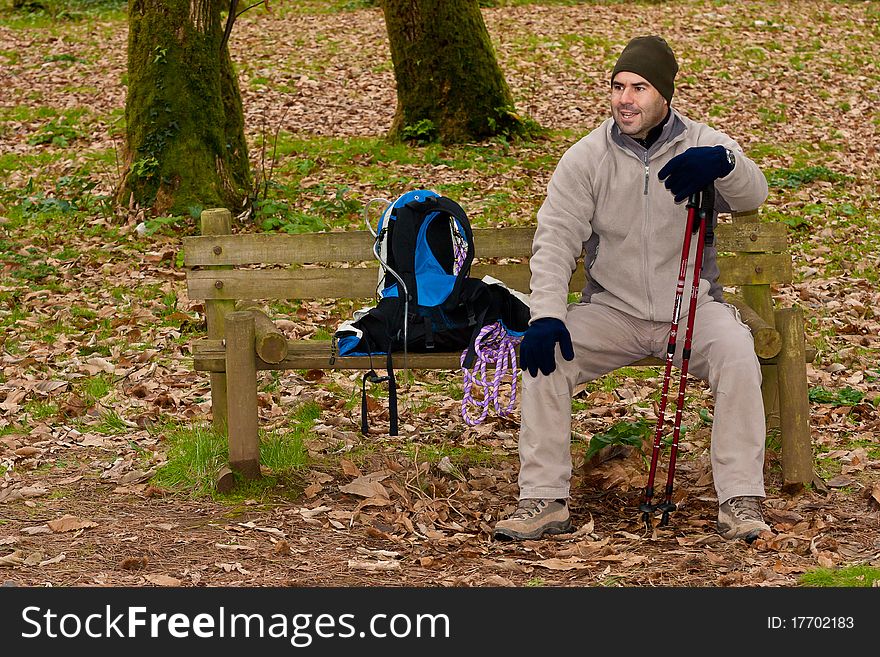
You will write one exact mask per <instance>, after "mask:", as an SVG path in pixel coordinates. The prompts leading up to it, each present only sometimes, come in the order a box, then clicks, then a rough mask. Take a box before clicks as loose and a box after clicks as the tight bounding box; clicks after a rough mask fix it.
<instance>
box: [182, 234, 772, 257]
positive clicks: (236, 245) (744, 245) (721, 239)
mask: <svg viewBox="0 0 880 657" xmlns="http://www.w3.org/2000/svg"><path fill="white" fill-rule="evenodd" d="M534 234H535V228H534V226H523V227H517V228H504V229H503V230H497V229H494V228H475V229H474V243H475V244H476V249H477V250H476V255H477V257H478V258H527V257H529V256H530V255H531V250H532V238H533V237H534ZM716 235H717V238H718V248H719V250H720V251H738V252H739V251H742V252H779V251H785V250H786V249H787V248H788V237H787V227H786V226H785V225H784V224H780V223H755V224H729V223H722V224H719V225H718V226H717V228H716ZM183 245H184V251H185V258H184V264H185V266H187V267H204V266H209V265H211V266H217V265H234V266H238V265H251V264H269V265H284V264H306V263H313V262H371V261H374V260H375V257H374V256H373V251H372V248H373V237H372V235H370V233H368V232H367V231H365V230H359V231H342V232H331V233H302V234H299V235H287V234H284V233H241V234H237V235H205V236H197V237H184V238H183Z"/></svg>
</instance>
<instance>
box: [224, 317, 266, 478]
mask: <svg viewBox="0 0 880 657" xmlns="http://www.w3.org/2000/svg"><path fill="white" fill-rule="evenodd" d="M226 391H227V394H226V397H227V405H228V406H227V408H228V414H229V417H228V423H229V425H228V428H229V434H228V435H229V465H230V466H231V467H232V469H233V470H235V471H236V472H238V473H239V474H241V475H242V476H243V477H245V478H246V479H256V478H258V477H259V476H260V437H259V417H258V415H257V364H256V352H255V350H254V316H253V314H252V313H250V312H233V313H229V314H228V315H226Z"/></svg>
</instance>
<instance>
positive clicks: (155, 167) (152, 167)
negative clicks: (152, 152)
mask: <svg viewBox="0 0 880 657" xmlns="http://www.w3.org/2000/svg"><path fill="white" fill-rule="evenodd" d="M158 173H159V160H157V159H156V158H155V157H153V156H147V157H142V158H140V159H139V160H135V161H134V162H132V163H131V175H132V176H134V177H136V178H140V179H141V180H150V179H151V178H153V177H155V176H156V175H158Z"/></svg>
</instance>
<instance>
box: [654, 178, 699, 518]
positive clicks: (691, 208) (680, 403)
mask: <svg viewBox="0 0 880 657" xmlns="http://www.w3.org/2000/svg"><path fill="white" fill-rule="evenodd" d="M714 205H715V188H714V187H713V186H712V185H709V187H707V188H706V189H704V190H703V191H702V192H697V193H696V194H693V195H691V197H690V198H689V199H688V202H687V211H688V214H687V226H686V228H685V233H684V244H683V245H682V249H681V267H680V269H679V273H678V285H676V288H675V305H674V306H673V310H672V327H671V329H670V331H669V342H668V343H667V345H666V359H665V365H666V369H665V371H664V373H663V389H662V392H661V395H660V408H659V411H658V414H657V415H658V417H657V427H656V429H655V430H654V449H653V451H652V453H651V469H650V471H649V472H648V485H647V486H646V487H645V499H644V502H642V504H641V505H639V511H641V512H642V520H643V521H644V522H645V524H646V525H649V524H650V522H651V516H652V515H653V514H654V512H655V511H662V512H663V516H662V517H661V519H660V526H661V527H662V526H665V525H667V524H668V523H669V514H670V513H671V512H672V511H675V508H676V506H675V504H674V503H673V502H672V480H673V478H674V477H675V459H676V456H677V455H678V438H679V435H680V434H681V414H682V410H683V407H684V391H685V386H686V383H687V372H688V362H689V361H690V357H691V342H692V338H693V331H694V315H695V314H696V310H697V296H698V295H699V291H700V272H701V271H702V267H703V246H704V244H705V241H706V231H707V226H708V225H709V224H710V223H711V221H712V212H713V209H714ZM693 233H698V234H699V235H698V238H697V246H696V249H695V255H694V278H693V283H692V284H691V298H690V305H689V308H688V317H687V328H686V330H685V336H684V348H683V350H682V355H681V378H680V379H679V383H678V399H677V400H676V409H675V422H674V425H673V429H672V446H671V448H670V452H669V471H668V474H667V476H666V489H665V498H664V500H663V502H662V503H658V504H653V503H652V502H651V500H652V499H653V497H654V477H655V475H656V474H657V460H658V457H659V455H660V443H661V440H662V437H663V425H664V421H665V420H664V414H665V412H666V403H667V401H668V398H669V381H670V379H671V374H672V359H673V356H675V345H676V341H677V339H678V321H679V318H680V316H681V303H682V299H683V297H684V283H685V278H686V276H687V266H688V260H689V256H690V250H691V235H693Z"/></svg>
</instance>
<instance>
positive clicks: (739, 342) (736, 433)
mask: <svg viewBox="0 0 880 657" xmlns="http://www.w3.org/2000/svg"><path fill="white" fill-rule="evenodd" d="M685 310H686V308H685ZM686 322H687V318H686V317H682V319H681V320H680V322H679V331H678V337H677V339H676V344H677V349H676V354H675V358H674V364H675V366H676V367H680V365H681V351H682V347H683V345H684V337H685V327H686ZM565 325H566V327H568V330H569V332H570V333H571V340H572V344H573V345H574V354H575V357H574V360H572V361H566V360H564V359H563V358H562V356H561V355H560V353H559V347H558V346H557V348H556V371H555V372H553V373H552V374H550V375H549V376H545V375H543V374H541V373H540V372H538V376H537V377H532V376H531V375H530V374H529V373H528V372H526V371H524V372H523V377H522V406H521V414H522V424H521V427H520V435H519V458H520V472H519V496H520V498H521V499H526V498H536V497H537V498H556V499H566V498H568V496H569V483H570V479H571V468H572V464H571V400H572V391H573V390H574V388H575V386H576V385H578V384H579V383H585V382H587V381H591V380H593V379H596V378H598V377H600V376H602V375H603V374H606V373H608V372H611V371H613V370H615V369H617V368H619V367H624V366H626V365H629V364H631V363H632V362H634V361H636V360H638V359H640V358H643V357H645V356H656V357H658V358H663V357H664V356H665V353H666V346H667V343H668V341H669V328H670V325H669V322H652V321H648V320H642V319H636V318H634V317H631V316H629V315H627V314H626V313H623V312H620V311H619V310H614V309H612V308H609V307H607V306H602V305H599V304H595V303H594V304H589V303H577V304H572V305H570V306H569V307H568V316H567V318H566V320H565ZM688 372H689V374H693V375H694V376H696V377H699V378H700V379H703V380H704V381H707V382H708V384H709V387H710V389H711V390H712V392H713V394H714V396H715V412H714V420H713V423H712V446H711V460H712V475H713V479H714V481H715V490H716V492H717V493H718V502H719V503H723V502H725V501H727V500H728V499H730V498H731V497H738V496H741V495H754V496H758V497H764V442H765V424H764V405H763V400H762V398H761V367H760V364H759V363H758V358H757V356H755V352H754V342H753V340H752V335H751V333H750V332H749V329H748V327H747V326H746V325H745V324H743V323H742V321H741V320H740V319H739V315H738V313H737V311H736V309H735V308H733V307H732V306H729V305H727V304H723V303H717V302H715V301H710V302H707V303H703V304H701V305H700V306H699V308H697V311H696V320H695V325H694V331H693V341H692V350H691V357H690V360H689V362H688ZM672 377H673V379H672V381H671V382H670V386H669V397H670V399H671V400H672V401H671V402H670V405H669V407H667V408H671V407H672V406H673V404H674V400H675V397H676V395H677V394H678V383H677V382H678V375H677V372H676V371H673V373H672ZM668 416H669V415H668V414H667V417H668ZM664 481H665V479H664ZM661 488H662V487H661Z"/></svg>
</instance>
